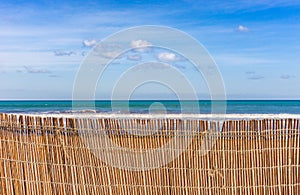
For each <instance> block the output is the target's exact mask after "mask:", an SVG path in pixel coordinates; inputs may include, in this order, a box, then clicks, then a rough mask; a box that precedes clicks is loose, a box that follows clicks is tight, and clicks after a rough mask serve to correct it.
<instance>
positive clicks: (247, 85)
mask: <svg viewBox="0 0 300 195" xmlns="http://www.w3.org/2000/svg"><path fill="white" fill-rule="evenodd" d="M0 18H1V19H0V40H1V41H0V43H1V44H0V83H1V85H0V99H3V100H9V99H72V93H73V87H74V81H75V80H76V76H77V74H78V71H79V69H80V66H81V65H82V63H83V62H84V60H85V59H86V58H87V56H88V55H89V54H90V53H91V51H92V50H93V48H94V47H95V46H96V45H97V43H99V42H100V41H102V40H104V39H105V38H106V37H107V36H109V35H111V34H114V33H116V32H118V31H120V30H124V29H127V28H132V27H135V26H140V25H159V26H167V27H171V28H174V29H178V30H180V31H182V32H185V33H187V34H188V35H190V36H192V37H193V38H195V39H196V40H197V41H199V42H200V43H201V44H202V45H203V46H204V47H205V48H206V49H207V51H208V52H209V54H210V55H211V57H212V58H213V59H214V61H215V63H216V65H217V67H218V69H219V71H220V73H221V75H222V79H223V81H224V86H225V89H226V97H227V99H300V85H299V83H300V39H299V34H300V1H297V0H276V1H274V0H254V1H246V0H240V1H237V0H236V1H218V0H212V1H202V0H198V1H195V0H178V1H171V0H167V1H155V0H154V1H153V0H152V1H150V0H149V1H148V0H147V1H142V0H137V1H123V0H122V1H121V0H94V1H92V0H86V1H78V0H70V1H69V0H67V1H59V0H48V1H35V0H32V1H30V0H28V1H22V0H18V1H10V0H8V1H1V2H0ZM132 44H133V45H139V44H146V45H147V44H148V46H151V44H152V43H151V42H149V40H139V39H134V38H133V39H132V40H131V45H132ZM142 52H144V51H142ZM147 56H148V57H147ZM149 56H150V57H149ZM106 57H108V56H106ZM183 58H184V57H182V56H180V54H178V53H176V52H170V50H161V49H160V50H159V49H158V50H153V51H150V52H149V51H148V52H146V53H141V52H140V51H133V53H128V54H127V55H124V56H123V60H122V59H121V60H120V58H119V59H115V61H114V62H112V65H111V66H110V67H109V68H108V69H107V70H106V74H105V75H104V77H103V78H102V80H101V79H100V81H99V83H98V87H97V90H96V92H95V93H96V98H97V99H107V98H109V97H110V96H109V93H110V90H111V89H112V87H113V85H111V83H112V82H113V81H114V79H112V78H115V77H119V76H120V75H121V74H122V71H123V72H124V71H125V69H124V67H127V68H129V67H130V65H129V64H128V61H130V62H131V63H132V64H134V63H135V64H138V63H141V60H142V61H143V62H144V63H145V62H147V61H153V60H157V61H158V62H164V63H169V64H171V65H173V66H174V67H175V68H176V70H178V71H179V72H181V73H182V74H184V75H185V77H186V78H188V79H189V80H190V82H191V83H192V85H193V86H194V87H195V89H196V91H197V94H198V96H199V98H200V99H201V98H202V97H203V98H206V97H207V93H208V92H209V90H208V89H207V86H205V82H203V78H202V80H201V78H198V77H199V74H198V76H197V73H196V72H197V71H195V70H194V69H193V68H192V66H191V65H189V64H188V63H187V62H186V61H185V60H182V59H183ZM126 60H127V61H126ZM133 62H134V63H133ZM124 63H125V66H124ZM126 63H127V64H126ZM148 65H149V64H148ZM150 66H151V67H152V69H153V68H154V69H155V68H157V71H161V70H160V69H161V67H158V66H157V65H155V63H152V65H149V66H148V67H150ZM136 74H137V73H136ZM140 74H141V75H142V76H143V74H145V75H146V74H147V71H144V73H143V72H141V73H140ZM200 77H201V74H200ZM105 86H106V87H105ZM171 91H172V90H171ZM170 94H171V92H170V89H167V87H165V86H161V85H158V84H155V83H148V84H145V85H144V86H139V87H137V88H136V90H135V92H134V94H133V96H132V97H135V98H140V99H151V98H154V99H157V98H166V99H168V98H171V99H172V98H173V96H172V95H170Z"/></svg>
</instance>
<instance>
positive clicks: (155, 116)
mask: <svg viewBox="0 0 300 195" xmlns="http://www.w3.org/2000/svg"><path fill="white" fill-rule="evenodd" d="M16 115H21V114H20V113H17V114H16ZM22 115H27V116H41V117H59V118H118V119H119V118H121V119H123V118H126V119H127V118H129V119H130V118H139V119H159V118H161V119H163V118H174V119H203V120H251V119H257V120H261V119H289V118H293V119H300V114H136V113H133V114H120V113H90V112H84V113H83V112H80V113H32V114H22Z"/></svg>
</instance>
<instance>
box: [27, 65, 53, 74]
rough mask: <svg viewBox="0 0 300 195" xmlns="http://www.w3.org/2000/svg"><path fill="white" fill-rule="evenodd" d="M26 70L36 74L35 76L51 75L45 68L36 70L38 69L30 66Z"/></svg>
mask: <svg viewBox="0 0 300 195" xmlns="http://www.w3.org/2000/svg"><path fill="white" fill-rule="evenodd" d="M24 68H25V70H26V72H28V73H34V74H45V73H51V72H50V71H49V70H47V69H45V68H36V67H29V66H24Z"/></svg>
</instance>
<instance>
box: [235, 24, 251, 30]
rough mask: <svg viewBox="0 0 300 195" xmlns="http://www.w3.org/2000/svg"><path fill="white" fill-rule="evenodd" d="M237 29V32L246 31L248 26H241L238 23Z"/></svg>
mask: <svg viewBox="0 0 300 195" xmlns="http://www.w3.org/2000/svg"><path fill="white" fill-rule="evenodd" d="M237 30H238V31H239V32H248V31H249V28H248V27H246V26H243V25H239V26H238V27H237Z"/></svg>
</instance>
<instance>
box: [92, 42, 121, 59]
mask: <svg viewBox="0 0 300 195" xmlns="http://www.w3.org/2000/svg"><path fill="white" fill-rule="evenodd" d="M122 51H123V50H122V47H121V46H120V45H118V44H103V43H102V44H98V45H97V47H96V48H95V49H94V52H95V54H96V55H100V56H102V57H103V58H108V59H114V58H122V57H123V55H121V54H122Z"/></svg>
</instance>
